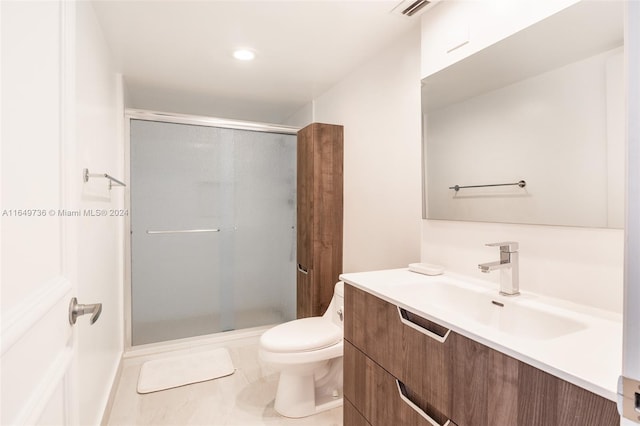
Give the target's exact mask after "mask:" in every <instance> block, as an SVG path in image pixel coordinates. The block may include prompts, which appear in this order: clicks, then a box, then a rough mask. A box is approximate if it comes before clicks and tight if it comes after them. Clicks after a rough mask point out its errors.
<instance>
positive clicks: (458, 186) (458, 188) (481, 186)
mask: <svg viewBox="0 0 640 426" xmlns="http://www.w3.org/2000/svg"><path fill="white" fill-rule="evenodd" d="M512 185H518V186H519V187H520V188H524V187H525V186H527V182H525V181H523V180H521V181H518V182H514V183H492V184H489V185H466V186H460V185H455V186H450V187H449V189H453V190H454V191H456V192H458V190H460V189H462V188H486V187H488V186H512Z"/></svg>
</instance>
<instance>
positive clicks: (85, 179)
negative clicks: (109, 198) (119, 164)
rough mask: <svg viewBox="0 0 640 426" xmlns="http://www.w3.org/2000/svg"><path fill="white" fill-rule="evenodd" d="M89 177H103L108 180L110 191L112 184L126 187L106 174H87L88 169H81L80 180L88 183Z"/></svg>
mask: <svg viewBox="0 0 640 426" xmlns="http://www.w3.org/2000/svg"><path fill="white" fill-rule="evenodd" d="M90 177H103V178H106V179H109V189H111V188H112V187H113V185H114V184H115V185H116V186H127V185H126V184H125V183H124V182H122V181H120V180H118V179H116V178H114V177H113V176H111V175H108V174H106V173H89V169H82V180H83V181H84V182H89V178H90Z"/></svg>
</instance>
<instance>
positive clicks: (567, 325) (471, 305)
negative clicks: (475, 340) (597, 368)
mask: <svg viewBox="0 0 640 426" xmlns="http://www.w3.org/2000/svg"><path fill="white" fill-rule="evenodd" d="M402 291H403V293H404V292H405V291H406V292H410V293H411V294H412V299H414V300H417V299H420V300H423V301H425V302H426V303H428V304H430V305H433V307H434V308H437V309H439V310H447V311H451V312H452V313H455V314H456V316H459V317H460V318H461V319H463V318H466V319H470V320H473V321H475V322H477V323H479V324H480V325H482V326H486V327H490V328H493V329H496V330H498V331H500V332H502V333H507V334H510V335H513V336H515V337H519V338H526V339H534V340H548V339H554V338H556V337H560V336H564V335H567V334H570V333H575V332H577V331H580V330H583V329H585V328H586V327H587V326H586V324H584V323H582V322H580V321H578V320H576V319H573V318H571V317H570V316H569V314H565V313H564V312H562V311H561V310H559V309H554V308H553V307H551V306H546V305H542V304H535V303H532V302H531V301H530V300H527V299H525V298H524V296H515V297H511V298H509V297H501V296H498V294H497V292H494V291H491V290H487V289H485V288H482V287H476V286H472V285H464V284H457V283H456V282H455V281H435V282H429V283H411V284H408V285H407V286H406V288H403V289H402Z"/></svg>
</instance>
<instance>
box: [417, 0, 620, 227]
mask: <svg viewBox="0 0 640 426" xmlns="http://www.w3.org/2000/svg"><path fill="white" fill-rule="evenodd" d="M623 14H624V11H623V2H620V1H606V2H600V1H582V2H579V3H577V4H575V5H573V6H570V7H569V8H567V9H565V10H563V11H561V12H559V13H557V14H555V15H553V16H551V17H549V18H547V19H545V20H543V21H540V22H539V23H537V24H535V25H533V26H530V27H528V28H526V29H524V30H522V31H520V32H518V33H516V34H514V35H512V36H510V37H508V38H506V39H504V40H502V41H500V42H498V43H496V44H494V45H492V46H490V47H488V48H486V49H484V50H482V51H480V52H478V53H475V54H473V55H471V56H469V57H467V58H465V59H463V60H461V61H459V62H457V63H455V64H453V65H451V66H449V67H448V68H445V69H443V70H441V71H439V72H437V73H435V74H433V75H431V76H428V77H426V78H425V79H424V80H423V81H422V121H423V179H424V186H423V188H424V194H423V204H424V205H423V217H424V218H426V219H444V220H464V221H482V222H505V223H527V224H543V225H562V226H583V227H598V228H622V227H623V226H624V185H625V183H624V169H625V165H624V158H625V146H624V90H625V89H624V76H623V50H624V49H623V43H624V41H623V39H624V36H623V16H624V15H623ZM520 181H525V182H526V185H525V186H524V187H522V185H502V184H515V183H518V182H520ZM483 185H500V186H483ZM456 186H457V189H456ZM465 186H467V187H468V186H471V187H470V188H469V187H468V188H465Z"/></svg>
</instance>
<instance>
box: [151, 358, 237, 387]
mask: <svg viewBox="0 0 640 426" xmlns="http://www.w3.org/2000/svg"><path fill="white" fill-rule="evenodd" d="M234 371H235V369H234V368H233V363H232V362H231V357H230V356H229V351H228V350H226V349H225V348H221V349H216V350H213V351H206V352H198V353H194V354H188V355H181V356H173V357H168V358H162V359H156V360H153V361H147V362H145V363H144V364H142V368H141V369H140V376H139V377H138V393H150V392H158V391H161V390H165V389H170V388H175V387H178V386H184V385H188V384H191V383H197V382H204V381H207V380H213V379H217V378H220V377H224V376H228V375H230V374H233V372H234Z"/></svg>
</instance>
